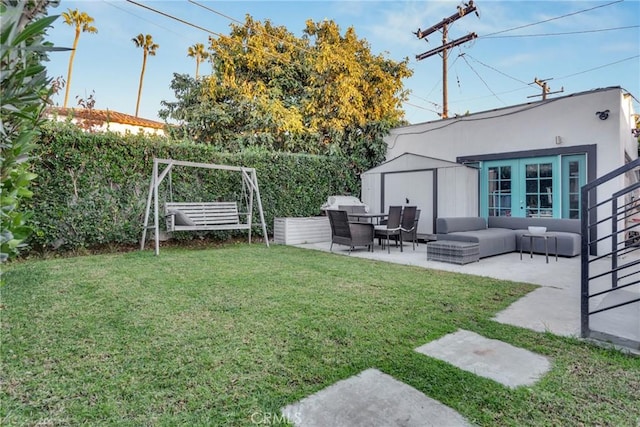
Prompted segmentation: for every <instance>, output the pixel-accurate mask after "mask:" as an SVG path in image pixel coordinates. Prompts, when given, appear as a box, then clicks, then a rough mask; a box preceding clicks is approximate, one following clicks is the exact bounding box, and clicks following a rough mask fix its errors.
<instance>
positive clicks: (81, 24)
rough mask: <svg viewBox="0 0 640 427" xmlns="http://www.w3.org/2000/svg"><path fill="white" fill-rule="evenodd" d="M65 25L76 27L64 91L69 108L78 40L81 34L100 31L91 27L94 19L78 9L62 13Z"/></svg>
mask: <svg viewBox="0 0 640 427" xmlns="http://www.w3.org/2000/svg"><path fill="white" fill-rule="evenodd" d="M62 17H63V18H64V23H65V24H67V25H71V26H74V25H75V27H76V37H75V39H73V49H72V50H71V57H70V58H69V71H68V72H67V89H66V90H65V91H64V105H63V107H64V108H67V101H68V100H69V89H70V88H71V73H72V72H73V59H74V58H75V56H76V48H77V47H78V39H80V33H81V32H83V33H97V32H98V29H97V28H96V27H94V26H93V25H91V23H92V22H93V21H94V19H93V18H92V17H90V16H89V15H87V12H80V11H79V10H78V9H76V10H71V9H67V12H62Z"/></svg>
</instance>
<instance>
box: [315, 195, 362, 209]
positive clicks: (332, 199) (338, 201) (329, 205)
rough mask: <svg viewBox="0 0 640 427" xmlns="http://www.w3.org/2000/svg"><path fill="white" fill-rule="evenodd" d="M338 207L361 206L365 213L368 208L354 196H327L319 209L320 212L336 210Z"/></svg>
mask: <svg viewBox="0 0 640 427" xmlns="http://www.w3.org/2000/svg"><path fill="white" fill-rule="evenodd" d="M339 206H363V207H364V210H365V212H369V206H367V205H365V204H364V203H362V202H361V201H360V199H358V198H357V197H354V196H329V197H328V198H327V202H326V203H325V204H323V205H322V207H321V208H320V209H321V210H322V211H331V210H338V209H339Z"/></svg>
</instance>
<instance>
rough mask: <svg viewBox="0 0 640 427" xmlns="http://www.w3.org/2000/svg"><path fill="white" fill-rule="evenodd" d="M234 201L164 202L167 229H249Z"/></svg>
mask: <svg viewBox="0 0 640 427" xmlns="http://www.w3.org/2000/svg"><path fill="white" fill-rule="evenodd" d="M240 215H247V214H246V213H243V214H239V213H238V204H237V203H236V202H202V203H192V202H185V203H174V202H167V203H165V217H166V221H167V231H169V232H171V231H214V230H249V228H250V227H251V226H250V224H248V223H242V222H240Z"/></svg>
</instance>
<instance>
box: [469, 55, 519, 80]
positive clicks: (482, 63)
mask: <svg viewBox="0 0 640 427" xmlns="http://www.w3.org/2000/svg"><path fill="white" fill-rule="evenodd" d="M466 55H467V56H468V57H469V58H471V59H473V60H474V61H476V62H477V63H478V64H480V65H483V66H485V67H487V68H489V69H490V70H493V71H495V72H496V73H498V74H502V75H503V76H505V77H508V78H510V79H511V80H515V81H517V82H518V83H522V84H525V85H526V84H528V83H527V82H525V81H522V80H520V79H517V78H515V77H512V76H510V75H508V74H506V73H503V72H502V71H500V70H498V69H497V68H494V67H492V66H490V65H487V64H485V63H484V62H482V61H479V60H477V59H476V58H474V57H473V56H471V55H469V54H466Z"/></svg>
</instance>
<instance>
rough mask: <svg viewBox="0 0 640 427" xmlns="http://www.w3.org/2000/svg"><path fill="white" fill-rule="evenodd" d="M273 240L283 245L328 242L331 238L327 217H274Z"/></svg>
mask: <svg viewBox="0 0 640 427" xmlns="http://www.w3.org/2000/svg"><path fill="white" fill-rule="evenodd" d="M273 240H274V242H275V243H280V244H283V245H300V244H303V243H319V242H329V241H330V240H331V227H330V226H329V217H326V216H314V217H306V218H275V219H274V220H273Z"/></svg>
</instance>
